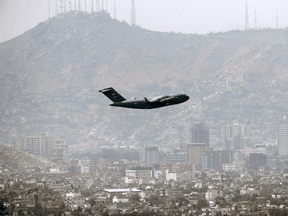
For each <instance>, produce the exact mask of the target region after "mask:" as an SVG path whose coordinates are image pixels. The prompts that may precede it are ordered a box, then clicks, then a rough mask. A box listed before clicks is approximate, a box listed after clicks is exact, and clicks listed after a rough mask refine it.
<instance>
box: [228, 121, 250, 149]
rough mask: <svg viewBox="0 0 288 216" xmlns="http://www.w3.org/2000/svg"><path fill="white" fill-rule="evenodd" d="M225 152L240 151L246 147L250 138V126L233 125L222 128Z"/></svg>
mask: <svg viewBox="0 0 288 216" xmlns="http://www.w3.org/2000/svg"><path fill="white" fill-rule="evenodd" d="M223 137H224V143H225V149H226V150H235V151H237V150H241V149H243V148H244V147H247V143H248V142H249V138H250V125H247V124H239V123H234V124H232V125H225V126H224V127H223Z"/></svg>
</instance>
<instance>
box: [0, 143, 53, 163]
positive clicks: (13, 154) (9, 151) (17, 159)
mask: <svg viewBox="0 0 288 216" xmlns="http://www.w3.org/2000/svg"><path fill="white" fill-rule="evenodd" d="M0 164H1V165H6V166H8V167H15V166H16V167H19V168H20V167H39V168H46V167H49V166H51V165H52V162H51V161H49V160H47V159H46V158H44V157H41V156H37V155H32V154H28V153H26V152H23V151H20V150H18V149H15V148H11V147H9V146H6V145H1V144H0Z"/></svg>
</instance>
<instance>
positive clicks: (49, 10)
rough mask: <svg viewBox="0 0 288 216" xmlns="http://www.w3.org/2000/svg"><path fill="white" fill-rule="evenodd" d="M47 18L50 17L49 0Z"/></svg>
mask: <svg viewBox="0 0 288 216" xmlns="http://www.w3.org/2000/svg"><path fill="white" fill-rule="evenodd" d="M48 19H50V1H49V2H48Z"/></svg>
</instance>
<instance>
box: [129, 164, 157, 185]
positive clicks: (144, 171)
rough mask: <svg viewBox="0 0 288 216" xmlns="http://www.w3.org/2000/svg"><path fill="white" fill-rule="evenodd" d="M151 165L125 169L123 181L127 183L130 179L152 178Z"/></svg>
mask: <svg viewBox="0 0 288 216" xmlns="http://www.w3.org/2000/svg"><path fill="white" fill-rule="evenodd" d="M152 171H153V169H152V167H135V168H132V169H127V170H126V171H125V172H126V178H125V182H126V183H127V182H128V181H129V179H130V180H133V181H135V180H140V179H142V180H148V179H150V178H152Z"/></svg>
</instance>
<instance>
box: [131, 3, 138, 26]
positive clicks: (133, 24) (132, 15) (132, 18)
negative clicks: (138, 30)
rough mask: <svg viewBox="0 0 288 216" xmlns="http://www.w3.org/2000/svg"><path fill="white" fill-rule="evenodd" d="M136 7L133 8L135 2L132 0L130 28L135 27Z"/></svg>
mask: <svg viewBox="0 0 288 216" xmlns="http://www.w3.org/2000/svg"><path fill="white" fill-rule="evenodd" d="M136 25H137V23H136V7H135V0H132V5H131V26H136Z"/></svg>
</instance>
